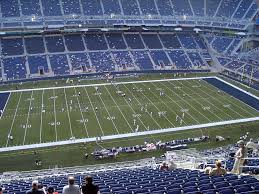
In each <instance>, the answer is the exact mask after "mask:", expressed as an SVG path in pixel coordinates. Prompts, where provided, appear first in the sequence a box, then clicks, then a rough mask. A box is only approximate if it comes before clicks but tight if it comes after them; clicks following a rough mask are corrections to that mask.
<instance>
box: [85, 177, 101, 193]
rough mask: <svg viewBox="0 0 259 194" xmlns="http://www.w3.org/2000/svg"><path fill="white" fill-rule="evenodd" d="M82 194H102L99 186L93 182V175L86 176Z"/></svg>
mask: <svg viewBox="0 0 259 194" xmlns="http://www.w3.org/2000/svg"><path fill="white" fill-rule="evenodd" d="M82 194H100V191H99V187H98V186H97V185H94V184H93V178H92V177H91V176H86V177H85V185H83V186H82Z"/></svg>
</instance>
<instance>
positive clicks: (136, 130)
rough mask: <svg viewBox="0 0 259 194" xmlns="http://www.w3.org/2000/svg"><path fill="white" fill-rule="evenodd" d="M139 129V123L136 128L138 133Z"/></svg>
mask: <svg viewBox="0 0 259 194" xmlns="http://www.w3.org/2000/svg"><path fill="white" fill-rule="evenodd" d="M138 129H139V125H137V127H136V129H135V132H136V133H137V132H138Z"/></svg>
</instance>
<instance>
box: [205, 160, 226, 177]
mask: <svg viewBox="0 0 259 194" xmlns="http://www.w3.org/2000/svg"><path fill="white" fill-rule="evenodd" d="M215 165H216V168H213V169H212V170H211V171H210V173H209V175H210V176H221V175H225V174H227V171H226V169H225V168H222V167H221V162H220V161H216V164H215Z"/></svg>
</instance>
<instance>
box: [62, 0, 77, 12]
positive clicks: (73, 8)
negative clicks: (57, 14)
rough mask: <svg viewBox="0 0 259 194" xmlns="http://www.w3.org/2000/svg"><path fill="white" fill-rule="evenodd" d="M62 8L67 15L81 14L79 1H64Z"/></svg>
mask: <svg viewBox="0 0 259 194" xmlns="http://www.w3.org/2000/svg"><path fill="white" fill-rule="evenodd" d="M62 8H63V12H64V14H65V15H74V14H81V10H80V2H79V0H62Z"/></svg>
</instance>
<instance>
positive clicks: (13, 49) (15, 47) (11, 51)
mask: <svg viewBox="0 0 259 194" xmlns="http://www.w3.org/2000/svg"><path fill="white" fill-rule="evenodd" d="M1 41H2V54H3V55H5V56H12V55H22V54H24V48H23V40H22V38H4V39H2V40H1Z"/></svg>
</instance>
